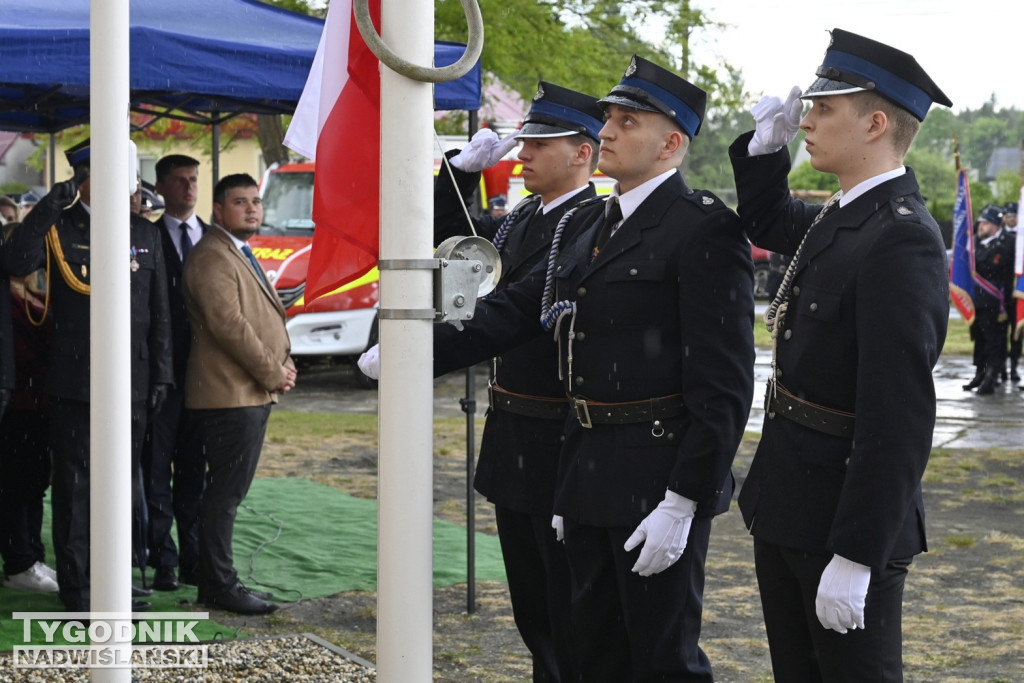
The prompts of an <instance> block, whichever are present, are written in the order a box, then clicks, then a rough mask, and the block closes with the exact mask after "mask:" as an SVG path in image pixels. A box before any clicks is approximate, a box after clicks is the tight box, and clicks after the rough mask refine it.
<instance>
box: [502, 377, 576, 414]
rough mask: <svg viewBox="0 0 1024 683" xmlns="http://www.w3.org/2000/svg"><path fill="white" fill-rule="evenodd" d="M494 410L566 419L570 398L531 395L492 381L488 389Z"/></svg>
mask: <svg viewBox="0 0 1024 683" xmlns="http://www.w3.org/2000/svg"><path fill="white" fill-rule="evenodd" d="M487 393H488V396H489V397H490V402H491V409H492V410H504V411H505V412H507V413H515V414H516V415H524V416H526V417H536V418H539V419H541V420H564V419H565V416H566V415H568V414H569V399H567V398H547V397H544V396H530V395H528V394H516V393H513V392H511V391H506V390H505V389H502V388H501V387H500V386H498V384H497V382H491V385H490V386H489V387H488V390H487Z"/></svg>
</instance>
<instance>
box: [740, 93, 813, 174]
mask: <svg viewBox="0 0 1024 683" xmlns="http://www.w3.org/2000/svg"><path fill="white" fill-rule="evenodd" d="M803 110H804V103H803V101H802V100H801V99H800V88H799V87H798V86H795V85H794V86H793V89H792V90H790V91H789V97H787V98H786V102H785V103H783V102H782V100H780V99H779V98H778V97H775V96H768V97H762V98H761V101H760V102H758V103H757V104H755V105H754V106H753V108H751V110H750V113H751V114H753V116H754V123H755V124H756V127H755V129H754V137H752V138H751V139H750V143H749V144H748V145H747V154H749V155H750V156H752V157H756V156H760V155H761V154H772V153H774V152H778V151H779V150H780V149H782V148H783V147H785V146H786V145H788V144H789V143H791V142H793V139H794V138H796V134H797V133H798V132H799V131H800V115H801V113H803Z"/></svg>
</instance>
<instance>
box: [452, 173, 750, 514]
mask: <svg viewBox="0 0 1024 683" xmlns="http://www.w3.org/2000/svg"><path fill="white" fill-rule="evenodd" d="M602 211H603V206H602V205H601V204H596V205H593V206H588V207H584V208H582V209H580V211H579V212H578V214H577V215H576V216H574V218H573V220H572V222H571V225H573V226H578V227H577V229H578V230H579V231H580V232H579V235H580V236H579V238H578V239H577V240H576V241H575V242H574V243H573V244H572V245H567V246H563V247H562V249H561V251H560V254H559V256H558V258H557V262H556V264H555V273H554V284H555V289H556V291H555V300H556V301H559V300H570V301H575V302H576V309H577V311H576V315H575V320H571V319H570V317H569V316H567V317H566V318H565V319H564V320H563V321H562V323H561V325H560V326H559V337H558V344H559V360H560V368H559V377H560V380H561V387H562V390H563V391H564V392H565V393H567V394H569V395H571V396H574V397H577V398H585V399H589V400H594V401H603V402H627V401H642V400H646V399H650V398H654V397H660V396H667V395H671V394H676V393H681V394H682V398H683V400H684V401H685V404H686V408H685V410H684V412H683V413H682V414H681V415H679V416H676V417H670V418H666V419H663V420H661V424H659V425H653V424H652V423H650V422H646V423H632V424H625V425H608V424H595V425H594V426H593V427H592V428H589V429H587V428H584V427H582V426H580V424H579V422H578V421H577V420H576V418H575V417H573V416H570V417H569V419H568V420H567V421H566V423H565V438H566V442H565V444H564V445H563V447H562V453H561V458H560V468H559V482H558V490H557V494H556V501H555V507H554V512H555V513H556V514H559V515H563V516H564V517H566V518H568V519H573V520H576V521H578V522H580V523H582V524H588V525H595V526H606V527H633V526H635V525H636V524H638V523H639V522H640V521H642V520H643V518H644V517H646V516H647V515H648V514H649V513H650V512H651V511H652V510H653V509H654V508H655V507H656V506H657V505H658V503H659V502H661V500H662V499H663V498H664V497H665V490H666V489H671V490H673V491H675V492H677V493H679V494H681V495H683V496H685V497H687V498H689V499H691V500H694V501H696V502H697V503H698V508H697V514H698V515H701V516H709V515H712V514H716V513H718V512H722V511H724V510H725V509H727V508H728V504H729V497H730V494H731V491H732V476H731V474H730V466H731V463H732V460H733V458H734V456H735V454H736V448H737V446H738V444H739V441H740V438H741V437H742V435H743V430H744V427H745V425H746V421H747V417H748V415H749V411H750V404H751V399H752V396H753V365H754V345H753V333H752V320H753V266H752V263H751V259H750V246H749V243H748V242H747V240H746V238H745V237H744V236H743V233H742V230H741V228H740V224H739V220H738V218H737V216H736V214H735V213H733V212H732V211H731V210H729V209H728V208H727V207H726V206H725V205H724V204H722V202H721V201H720V200H718V199H717V198H716V197H714V195H712V194H710V193H707V192H702V191H694V190H691V189H689V188H687V187H686V185H685V183H684V182H683V180H682V177H681V176H679V175H678V174H675V175H673V176H671V177H670V178H669V179H667V180H666V181H665V182H663V183H662V184H661V185H660V186H658V187H657V188H656V189H655V190H654V191H653V192H652V193H651V195H650V196H649V197H647V199H646V200H644V201H643V202H642V203H641V204H640V206H639V207H638V208H637V210H636V211H635V212H634V213H633V214H632V215H631V216H630V217H629V218H627V219H626V220H625V221H623V222H622V224H621V226H620V227H619V228H618V230H617V232H616V233H615V234H614V235H613V236H612V238H611V239H610V240H609V242H608V243H607V244H606V245H605V246H604V248H603V249H602V251H601V253H600V254H599V255H598V256H597V258H596V259H595V260H594V261H593V262H592V263H591V262H590V255H591V252H592V250H593V246H594V242H595V239H596V236H597V231H598V229H599V227H600V225H601V222H602V216H603V213H602ZM542 267H543V266H542ZM540 280H542V278H540V277H538V276H537V271H536V270H535V271H534V273H532V274H531V277H529V278H526V279H525V280H523V281H522V282H520V283H518V284H516V285H513V286H511V287H509V288H508V289H507V290H505V291H504V292H503V293H502V294H501V295H500V296H498V297H495V298H493V299H486V300H483V301H481V302H478V304H477V309H476V314H475V316H474V318H473V320H472V321H470V323H469V324H468V325H466V330H465V332H464V333H463V334H462V335H461V336H459V337H458V344H457V345H455V344H452V345H449V346H448V347H438V348H435V371H437V370H439V369H441V370H443V369H445V368H451V367H460V366H463V365H465V364H466V362H467V361H468V362H474V361H475V360H482V359H484V358H487V357H489V356H490V355H493V354H494V353H496V352H498V351H499V350H502V349H505V348H510V347H512V346H515V345H517V344H518V343H520V342H521V341H523V340H525V339H529V338H532V337H535V336H538V335H542V336H545V337H548V338H550V335H551V333H550V332H545V331H543V330H542V328H541V327H540V325H539V322H538V321H539V318H540V308H541V293H542V289H543V282H540ZM570 336H571V337H572V345H571V348H570V345H569V342H570ZM570 357H571V360H570Z"/></svg>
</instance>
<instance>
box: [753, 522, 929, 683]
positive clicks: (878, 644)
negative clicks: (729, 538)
mask: <svg viewBox="0 0 1024 683" xmlns="http://www.w3.org/2000/svg"><path fill="white" fill-rule="evenodd" d="M831 560H832V553H826V552H809V551H805V550H795V549H791V548H784V547H782V546H778V545H775V544H773V543H767V542H765V541H762V540H759V539H757V538H756V537H755V539H754V566H755V569H756V571H757V584H758V589H759V590H760V593H761V607H762V609H763V610H764V621H765V628H766V630H767V632H768V646H769V649H770V650H771V658H772V672H773V674H774V675H775V680H776V681H779V683H789V682H793V683H815V682H816V681H820V682H824V681H828V683H863V681H876V682H878V683H892V682H895V681H902V680H903V628H902V614H903V585H904V583H905V581H906V577H907V570H908V568H909V567H910V562H911V559H909V558H908V559H901V560H892V561H890V562H889V563H888V564H887V565H886V566H885V568H884V569H883V570H881V571H880V572H879V571H876V570H872V572H871V583H870V584H869V586H868V595H867V603H866V605H865V607H864V628H863V629H855V630H849V631H847V632H846V633H838V632H837V631H832V630H830V629H826V628H825V627H824V626H822V625H821V623H820V622H819V621H818V617H817V614H816V613H815V608H814V601H815V596H816V595H817V592H818V583H819V582H820V580H821V574H822V572H823V571H824V570H825V567H826V565H828V563H829V562H830V561H831Z"/></svg>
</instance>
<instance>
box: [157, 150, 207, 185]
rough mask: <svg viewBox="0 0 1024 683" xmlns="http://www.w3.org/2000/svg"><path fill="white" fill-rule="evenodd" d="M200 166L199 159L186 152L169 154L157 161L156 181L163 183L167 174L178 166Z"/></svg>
mask: <svg viewBox="0 0 1024 683" xmlns="http://www.w3.org/2000/svg"><path fill="white" fill-rule="evenodd" d="M193 166H199V161H198V160H197V159H193V158H192V157H190V156H186V155H184V154H168V155H167V156H165V157H163V158H162V159H160V161H158V162H156V181H157V182H158V183H162V182H163V181H164V179H165V178H166V177H167V175H168V174H169V173H170V172H171V171H173V170H174V169H176V168H182V167H187V168H192V167H193Z"/></svg>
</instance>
